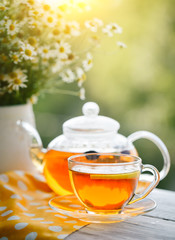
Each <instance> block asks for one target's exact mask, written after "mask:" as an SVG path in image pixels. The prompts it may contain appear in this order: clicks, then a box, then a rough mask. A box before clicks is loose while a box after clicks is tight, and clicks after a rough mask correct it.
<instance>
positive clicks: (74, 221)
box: [65, 220, 77, 223]
mask: <svg viewBox="0 0 175 240" xmlns="http://www.w3.org/2000/svg"><path fill="white" fill-rule="evenodd" d="M65 223H77V221H74V220H72V221H65Z"/></svg>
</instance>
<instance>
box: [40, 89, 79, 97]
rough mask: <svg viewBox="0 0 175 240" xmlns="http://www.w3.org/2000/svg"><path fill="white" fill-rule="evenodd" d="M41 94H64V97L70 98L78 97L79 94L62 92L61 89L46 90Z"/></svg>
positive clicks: (68, 91)
mask: <svg viewBox="0 0 175 240" xmlns="http://www.w3.org/2000/svg"><path fill="white" fill-rule="evenodd" d="M42 93H49V94H50V93H53V94H56V93H59V94H66V95H72V96H79V92H75V91H71V90H62V89H54V90H51V89H46V90H43V91H42Z"/></svg>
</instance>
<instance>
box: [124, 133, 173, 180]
mask: <svg viewBox="0 0 175 240" xmlns="http://www.w3.org/2000/svg"><path fill="white" fill-rule="evenodd" d="M141 138H145V139H148V140H150V141H152V142H153V143H154V144H155V145H156V146H157V147H158V148H159V150H160V151H161V153H162V156H163V159H164V166H163V169H162V170H161V171H160V180H162V179H163V178H165V177H166V175H167V174H168V172H169V170H170V156H169V152H168V149H167V147H166V146H165V144H164V143H163V142H162V140H161V139H160V138H159V137H157V136H156V135H155V134H153V133H151V132H148V131H137V132H135V133H132V134H131V135H130V136H128V141H129V142H132V143H133V142H134V141H136V140H138V139H141Z"/></svg>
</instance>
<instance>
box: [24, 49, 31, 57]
mask: <svg viewBox="0 0 175 240" xmlns="http://www.w3.org/2000/svg"><path fill="white" fill-rule="evenodd" d="M25 54H26V55H27V56H28V57H31V56H32V51H31V50H30V49H26V50H25Z"/></svg>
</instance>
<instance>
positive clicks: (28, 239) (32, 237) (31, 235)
mask: <svg viewBox="0 0 175 240" xmlns="http://www.w3.org/2000/svg"><path fill="white" fill-rule="evenodd" d="M37 236H38V233H37V232H31V233H29V234H27V236H26V237H25V240H35V239H36V237H37Z"/></svg>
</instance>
